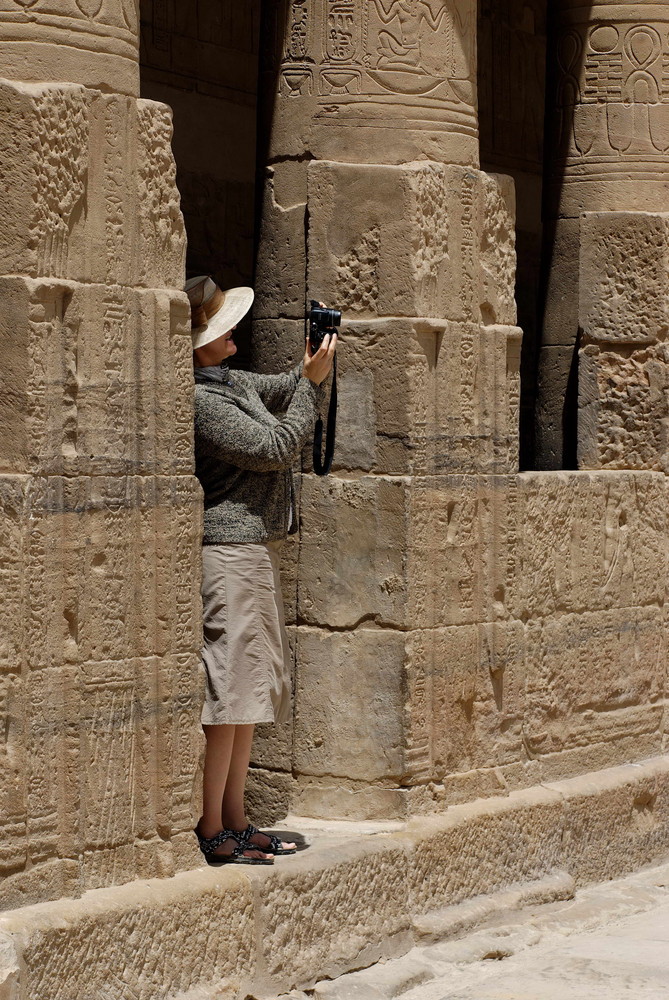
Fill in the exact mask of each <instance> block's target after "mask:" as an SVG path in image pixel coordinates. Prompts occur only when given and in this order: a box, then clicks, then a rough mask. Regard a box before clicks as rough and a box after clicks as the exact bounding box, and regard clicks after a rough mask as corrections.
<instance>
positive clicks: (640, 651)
mask: <svg viewBox="0 0 669 1000" xmlns="http://www.w3.org/2000/svg"><path fill="white" fill-rule="evenodd" d="M527 644H528V645H527V694H526V697H527V714H526V718H525V722H524V732H525V739H526V741H527V747H528V752H529V753H530V754H532V755H535V754H538V753H556V752H558V751H560V750H562V749H566V748H571V747H574V746H579V745H581V746H582V745H583V744H584V743H597V742H600V741H605V742H615V740H616V738H618V737H622V736H624V735H626V734H627V735H632V733H634V732H640V733H644V732H648V731H650V732H656V733H659V725H660V721H659V718H660V714H661V707H660V705H659V704H657V703H658V701H659V699H660V698H661V697H662V692H663V687H664V657H665V656H666V635H665V630H664V613H663V611H662V610H661V609H659V608H647V609H645V608H644V609H641V608H638V609H637V608H630V609H624V608H623V609H618V610H615V611H606V612H604V611H598V612H594V613H585V614H583V615H579V616H578V617H576V616H572V615H564V616H561V617H560V618H557V619H545V620H543V621H542V622H540V623H539V622H536V623H534V622H531V623H530V624H529V625H528V628H527ZM595 661H596V662H597V670H596V671H593V670H591V669H589V668H590V665H591V664H592V663H593V662H595ZM658 748H659V737H658Z"/></svg>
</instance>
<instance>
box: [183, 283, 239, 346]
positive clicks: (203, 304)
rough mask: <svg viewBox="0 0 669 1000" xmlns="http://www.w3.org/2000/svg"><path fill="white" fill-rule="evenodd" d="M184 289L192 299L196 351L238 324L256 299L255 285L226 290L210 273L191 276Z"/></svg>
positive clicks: (193, 335) (190, 299)
mask: <svg viewBox="0 0 669 1000" xmlns="http://www.w3.org/2000/svg"><path fill="white" fill-rule="evenodd" d="M184 291H185V292H186V294H187V295H188V299H189V301H190V315H191V336H192V338H193V350H194V351H195V350H197V348H198V347H204V345H205V344H210V343H211V341H212V340H216V338H217V337H222V336H223V334H224V333H227V332H228V330H231V329H232V328H233V326H236V325H237V323H239V321H240V319H242V318H243V317H244V316H245V315H246V314H247V312H248V311H249V309H250V308H251V305H252V303H253V289H252V288H243V287H242V288H228V290H227V291H225V292H224V291H222V290H221V289H220V288H219V287H218V285H217V284H216V282H215V281H213V280H212V279H211V278H210V277H209V276H208V275H206V274H199V275H198V276H197V278H189V280H188V281H187V282H186V286H185V288H184Z"/></svg>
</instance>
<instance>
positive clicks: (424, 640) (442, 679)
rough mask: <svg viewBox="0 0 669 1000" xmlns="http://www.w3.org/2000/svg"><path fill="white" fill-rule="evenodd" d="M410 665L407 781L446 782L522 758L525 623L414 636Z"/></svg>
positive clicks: (452, 629) (411, 642) (498, 624)
mask: <svg viewBox="0 0 669 1000" xmlns="http://www.w3.org/2000/svg"><path fill="white" fill-rule="evenodd" d="M408 650H409V657H408V663H407V694H408V698H407V730H408V732H407V750H406V758H407V777H406V778H405V781H407V780H408V781H409V782H410V783H420V782H425V781H434V782H440V781H442V780H443V779H444V778H445V777H448V776H450V775H452V774H454V773H462V772H466V771H473V770H478V769H486V768H493V767H502V766H503V765H507V764H510V763H513V762H516V761H519V760H520V759H522V758H523V757H524V751H523V737H522V725H523V717H524V712H525V690H524V689H525V669H526V667H525V633H524V626H523V624H522V622H504V623H501V622H498V623H490V624H487V625H464V626H460V627H454V628H447V629H431V630H426V631H419V632H413V633H411V634H410V638H409V642H408Z"/></svg>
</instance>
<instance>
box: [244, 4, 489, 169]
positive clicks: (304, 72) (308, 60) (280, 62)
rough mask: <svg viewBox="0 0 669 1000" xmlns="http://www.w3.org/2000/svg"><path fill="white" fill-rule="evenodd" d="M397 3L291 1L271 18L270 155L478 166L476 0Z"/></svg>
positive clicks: (264, 78) (264, 83) (266, 44)
mask: <svg viewBox="0 0 669 1000" xmlns="http://www.w3.org/2000/svg"><path fill="white" fill-rule="evenodd" d="M392 10H393V9H392V8H389V7H387V6H386V8H385V10H384V9H382V7H380V6H379V7H377V6H376V5H371V6H370V7H369V8H368V7H367V6H364V5H361V4H350V5H349V6H347V7H346V8H345V9H341V10H339V9H338V10H337V11H332V13H331V16H329V17H321V16H319V12H318V11H317V9H316V8H311V7H310V6H307V5H305V4H302V3H299V4H293V3H288V2H283V0H282V2H281V3H279V4H276V5H275V6H274V7H273V8H272V10H271V12H269V13H268V16H267V18H263V27H264V30H265V37H264V38H263V39H262V41H261V49H262V51H263V54H264V57H265V58H264V59H263V64H262V67H261V89H265V91H266V92H267V93H268V94H269V95H271V100H268V101H267V104H268V105H270V106H271V111H270V107H267V108H266V120H265V121H264V122H262V127H263V132H264V133H265V134H266V135H267V136H268V138H269V143H268V145H269V148H268V155H269V158H270V159H273V158H279V157H281V156H289V157H293V158H295V159H297V158H305V154H307V156H310V157H313V158H316V159H320V160H323V159H341V160H342V161H346V162H371V163H383V162H393V163H406V162H407V161H410V160H419V159H429V160H435V161H441V162H442V163H464V164H467V165H470V166H476V165H477V163H478V141H477V140H478V129H477V122H476V111H475V107H476V96H475V89H476V83H475V76H476V69H475V65H476V56H475V42H476V13H475V6H474V5H473V4H472V3H470V2H469V0H467V2H465V3H462V4H461V5H460V6H459V7H458V8H457V9H456V8H451V7H442V8H440V9H439V10H436V8H435V11H436V12H435V11H432V10H430V11H429V12H427V11H426V12H420V13H417V14H416V13H412V14H410V15H406V14H403V15H402V18H401V20H400V19H398V18H396V17H394V15H393V13H392ZM418 40H420V45H419V44H418Z"/></svg>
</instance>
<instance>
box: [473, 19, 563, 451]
mask: <svg viewBox="0 0 669 1000" xmlns="http://www.w3.org/2000/svg"><path fill="white" fill-rule="evenodd" d="M546 20H547V0H480V2H479V26H478V43H479V54H478V67H479V70H478V91H479V124H480V134H481V169H482V170H487V171H490V172H493V173H494V172H497V173H504V174H509V175H510V176H511V177H513V179H514V181H515V185H516V220H517V221H516V250H517V255H518V265H517V273H516V301H517V303H518V325H519V326H520V327H521V328H522V330H523V349H522V356H521V415H520V468H521V469H532V468H534V467H535V464H534V463H535V457H534V422H535V403H536V392H537V356H538V348H539V343H538V342H539V310H540V301H539V299H540V267H541V247H542V192H543V150H544V101H545V78H546Z"/></svg>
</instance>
